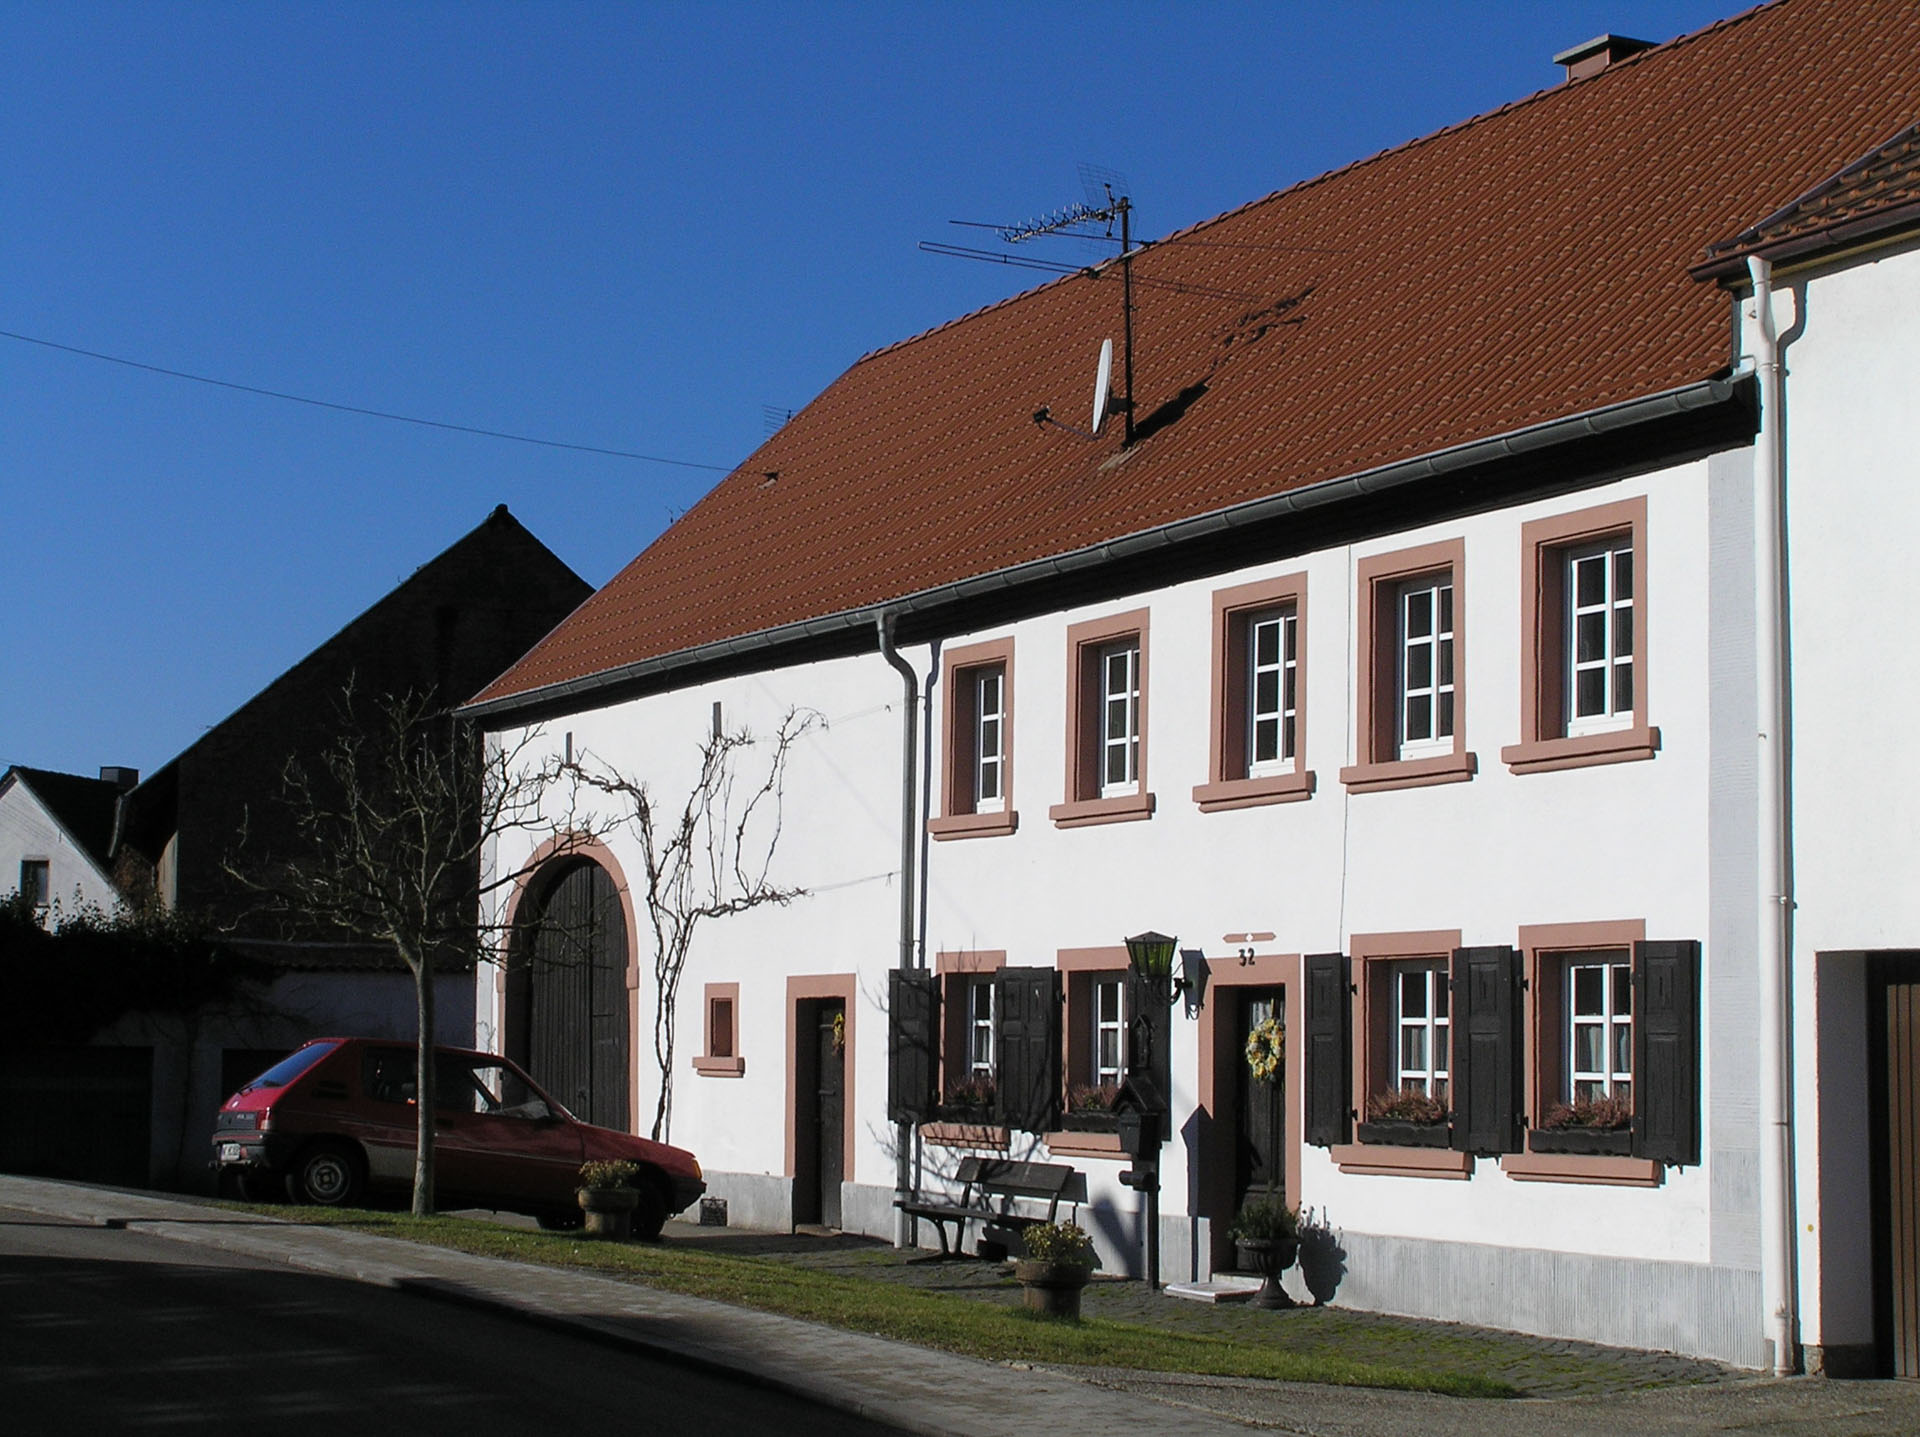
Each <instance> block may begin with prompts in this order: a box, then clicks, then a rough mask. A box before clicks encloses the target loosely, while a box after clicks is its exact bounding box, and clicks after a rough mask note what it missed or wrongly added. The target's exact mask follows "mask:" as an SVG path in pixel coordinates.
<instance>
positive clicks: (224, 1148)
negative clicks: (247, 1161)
mask: <svg viewBox="0 0 1920 1437" xmlns="http://www.w3.org/2000/svg"><path fill="white" fill-rule="evenodd" d="M240 1153H241V1149H240V1144H238V1143H222V1144H220V1161H221V1162H223V1163H237V1162H239V1161H240Z"/></svg>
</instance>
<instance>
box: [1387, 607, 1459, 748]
mask: <svg viewBox="0 0 1920 1437" xmlns="http://www.w3.org/2000/svg"><path fill="white" fill-rule="evenodd" d="M1398 610H1399V617H1400V640H1399V648H1400V653H1399V658H1400V665H1399V669H1400V673H1399V680H1400V682H1399V706H1400V735H1399V737H1400V741H1399V756H1400V757H1401V758H1424V757H1427V756H1428V755H1430V754H1434V753H1443V752H1446V751H1448V750H1450V749H1452V747H1453V710H1454V681H1453V680H1454V673H1453V576H1452V574H1451V573H1441V574H1427V575H1422V576H1421V577H1420V578H1418V579H1411V580H1408V581H1407V582H1405V583H1403V584H1402V585H1401V586H1400V595H1399V604H1398Z"/></svg>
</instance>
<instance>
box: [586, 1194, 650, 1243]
mask: <svg viewBox="0 0 1920 1437" xmlns="http://www.w3.org/2000/svg"><path fill="white" fill-rule="evenodd" d="M578 1192H579V1197H580V1211H581V1212H583V1213H585V1214H586V1216H587V1236H589V1237H604V1238H607V1239H609V1240H610V1241H613V1242H625V1241H627V1239H628V1238H630V1237H632V1236H633V1209H634V1207H635V1205H636V1204H638V1203H639V1201H640V1194H639V1193H638V1192H636V1191H634V1189H632V1188H580V1189H578Z"/></svg>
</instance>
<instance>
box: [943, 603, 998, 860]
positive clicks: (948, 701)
mask: <svg viewBox="0 0 1920 1437" xmlns="http://www.w3.org/2000/svg"><path fill="white" fill-rule="evenodd" d="M940 686H941V690H942V691H943V692H944V694H945V698H944V701H943V713H944V716H945V722H944V725H943V727H942V729H941V752H942V754H943V760H942V763H941V775H940V778H941V784H940V787H941V812H940V815H939V816H938V817H936V818H932V819H929V820H928V821H927V832H928V833H929V834H931V835H932V836H933V837H934V838H981V837H987V836H990V835H994V834H1008V833H1012V832H1014V830H1015V829H1016V828H1017V827H1018V825H1019V815H1018V814H1017V813H1015V812H1014V809H1013V640H1012V639H1010V638H1008V639H994V640H991V641H989V642H987V643H982V644H968V645H965V646H963V647H959V648H953V649H949V650H947V651H946V653H945V654H944V655H943V657H942V660H941V677H940Z"/></svg>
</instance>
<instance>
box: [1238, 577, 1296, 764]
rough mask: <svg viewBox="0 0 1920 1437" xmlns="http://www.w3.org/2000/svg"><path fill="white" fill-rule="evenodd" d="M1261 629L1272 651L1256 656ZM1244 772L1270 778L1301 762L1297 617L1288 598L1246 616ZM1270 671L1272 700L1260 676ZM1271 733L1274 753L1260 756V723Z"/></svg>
mask: <svg viewBox="0 0 1920 1437" xmlns="http://www.w3.org/2000/svg"><path fill="white" fill-rule="evenodd" d="M1263 632H1268V633H1271V634H1273V636H1274V646H1273V657H1272V658H1271V659H1270V660H1263V659H1262V658H1261V656H1260V639H1261V635H1262V633H1263ZM1246 661H1247V777H1248V778H1269V777H1271V776H1273V775H1274V774H1280V773H1292V772H1293V771H1294V769H1295V767H1296V766H1297V765H1298V763H1299V756H1298V752H1297V745H1296V743H1295V736H1296V734H1297V733H1298V731H1299V708H1298V703H1299V694H1300V618H1299V613H1298V611H1297V610H1296V609H1295V608H1294V606H1293V605H1291V604H1289V605H1286V606H1285V607H1283V608H1277V609H1267V610H1264V611H1262V612H1260V613H1256V614H1253V615H1250V616H1249V617H1248V619H1247V651H1246ZM1268 674H1270V675H1272V676H1273V693H1272V695H1271V702H1267V701H1263V699H1262V697H1261V693H1260V680H1261V677H1262V676H1263V675H1268ZM1263 725H1264V726H1267V727H1268V728H1269V729H1270V731H1271V732H1272V734H1273V738H1274V744H1273V748H1274V755H1273V757H1271V758H1264V759H1263V758H1261V757H1260V737H1261V728H1262V726H1263Z"/></svg>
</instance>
